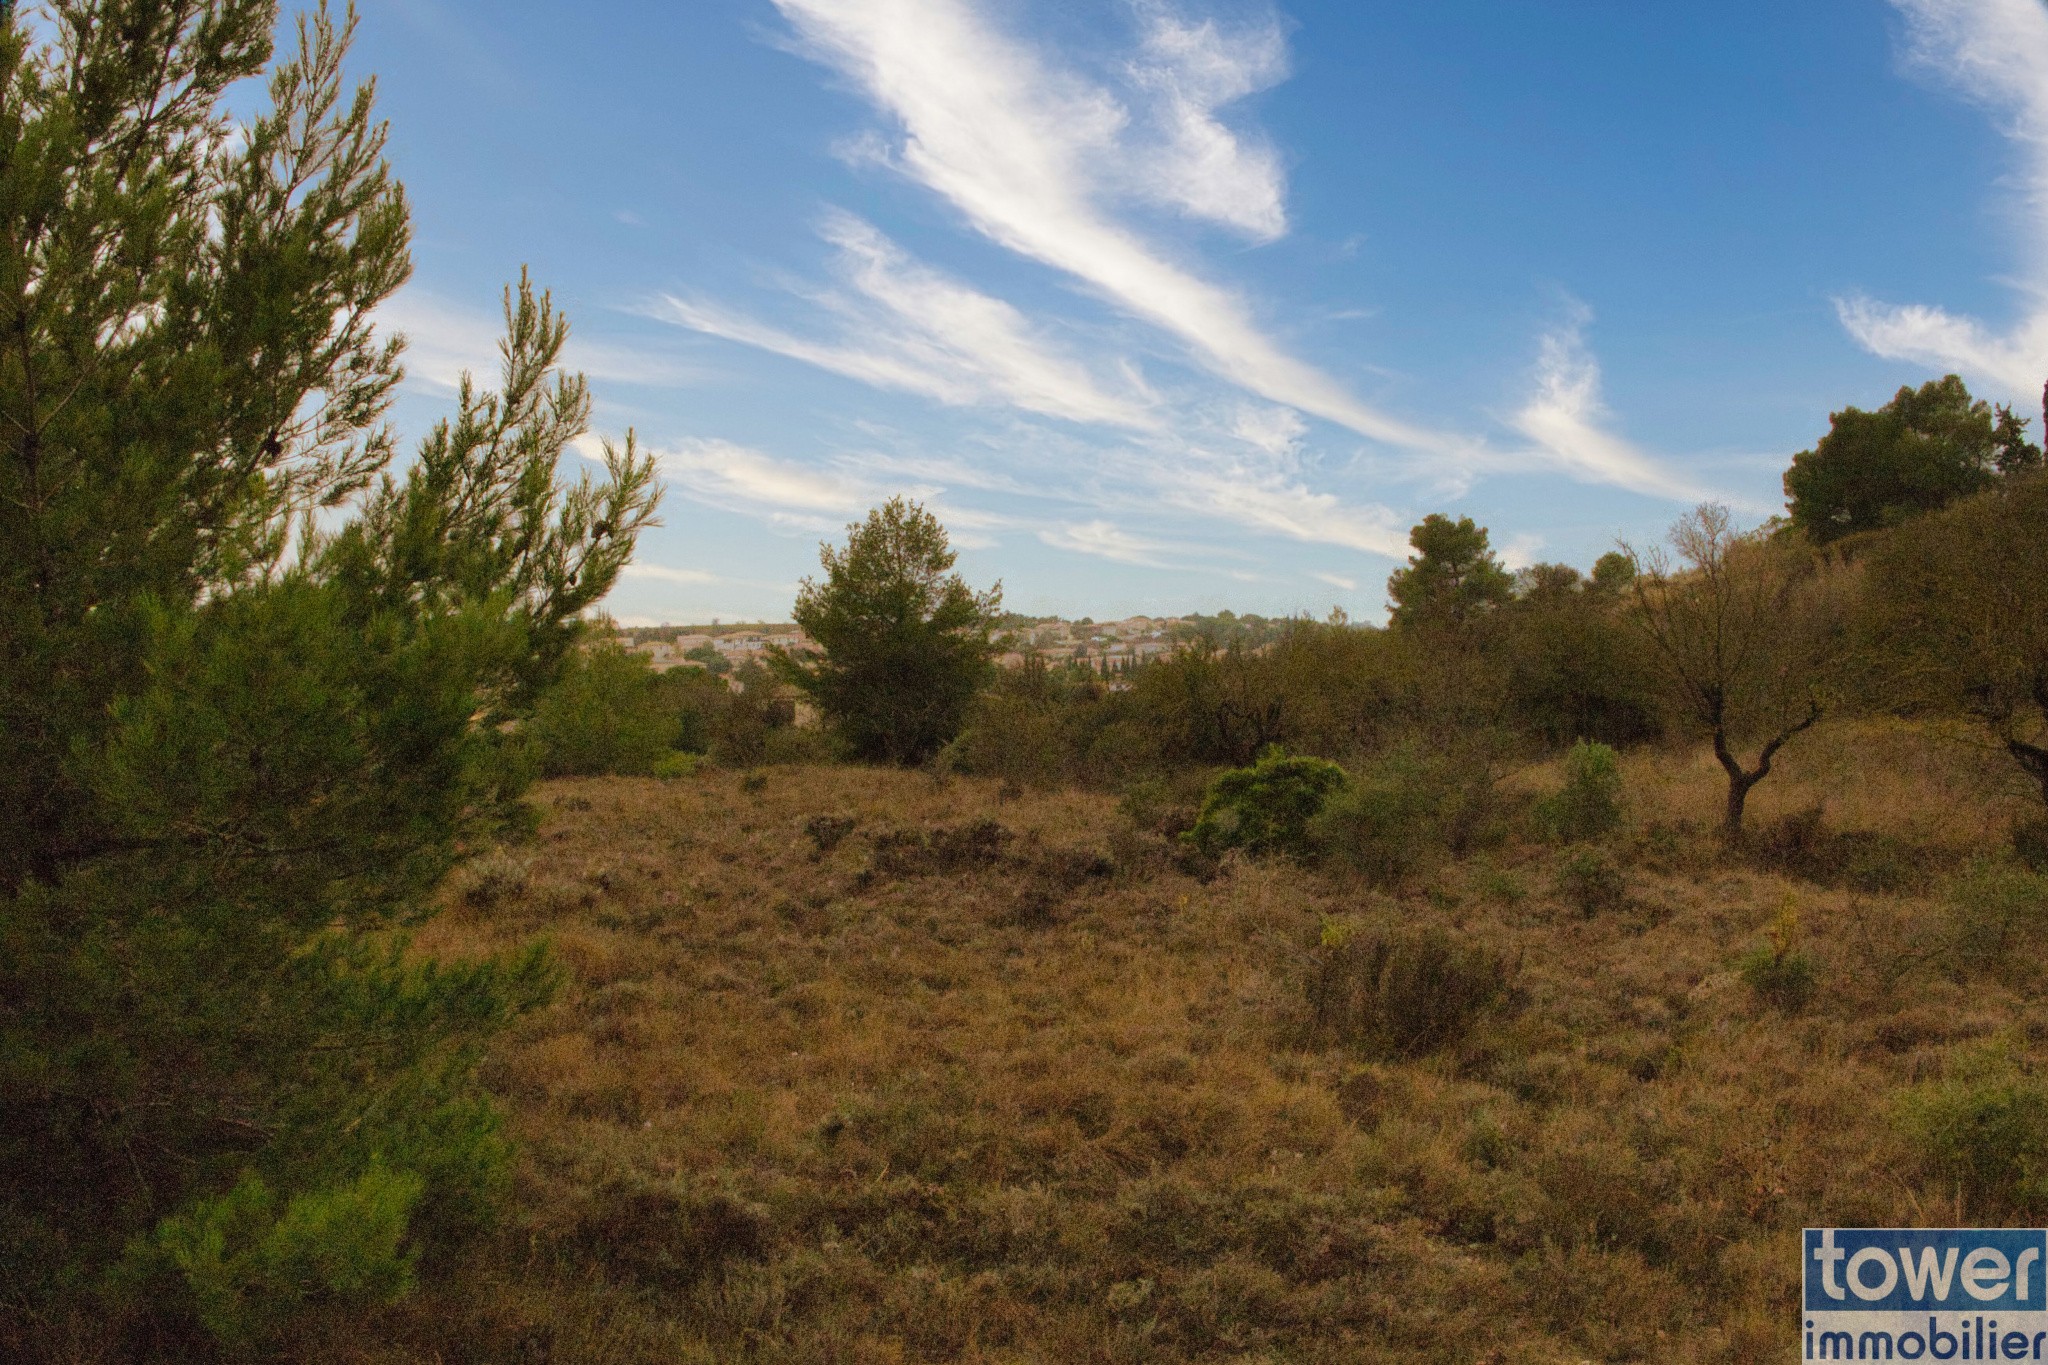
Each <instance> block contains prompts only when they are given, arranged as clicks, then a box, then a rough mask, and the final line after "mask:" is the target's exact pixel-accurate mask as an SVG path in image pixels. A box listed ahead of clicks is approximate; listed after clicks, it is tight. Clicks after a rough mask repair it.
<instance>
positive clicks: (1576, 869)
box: [1557, 848, 1628, 919]
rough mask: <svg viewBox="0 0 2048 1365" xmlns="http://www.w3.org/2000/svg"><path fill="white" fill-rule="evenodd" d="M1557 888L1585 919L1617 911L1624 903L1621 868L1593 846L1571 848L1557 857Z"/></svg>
mask: <svg viewBox="0 0 2048 1365" xmlns="http://www.w3.org/2000/svg"><path fill="white" fill-rule="evenodd" d="M1557 890H1558V894H1559V895H1561V896H1563V897H1564V898H1565V899H1566V900H1567V901H1570V902H1571V903H1572V904H1573V905H1575V906H1577V907H1578V910H1579V913H1580V914H1582V915H1584V916H1586V917H1587V918H1588V919H1590V918H1592V917H1593V916H1594V915H1597V914H1600V913H1601V912H1602V911H1608V910H1619V909H1620V908H1621V907H1622V906H1623V905H1625V904H1627V902H1628V883H1627V882H1626V881H1624V880H1623V878H1622V875H1621V869H1620V868H1619V867H1618V866H1616V865H1615V862H1614V859H1613V858H1611V857H1609V856H1608V855H1607V854H1606V853H1604V852H1602V851H1601V850H1599V849H1597V848H1579V849H1573V850H1572V851H1570V852H1568V853H1566V854H1565V855H1564V857H1562V858H1560V859H1559V860H1558V865H1557Z"/></svg>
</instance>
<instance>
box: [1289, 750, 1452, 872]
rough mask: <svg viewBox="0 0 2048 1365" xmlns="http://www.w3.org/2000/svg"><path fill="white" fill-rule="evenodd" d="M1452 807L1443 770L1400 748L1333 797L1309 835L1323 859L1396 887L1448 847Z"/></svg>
mask: <svg viewBox="0 0 2048 1365" xmlns="http://www.w3.org/2000/svg"><path fill="white" fill-rule="evenodd" d="M1449 801H1450V792H1449V785H1448V784H1447V783H1446V782H1445V781H1444V780H1443V773H1442V772H1441V771H1440V769H1439V768H1438V767H1437V766H1436V765H1435V764H1433V763H1431V762H1430V761H1429V760H1428V759H1426V758H1425V757H1424V756H1423V755H1422V754H1421V753H1420V752H1418V751H1417V750H1415V749H1413V748H1406V747H1404V748H1399V749H1396V750H1394V751H1393V752H1392V753H1389V754H1387V755H1385V756H1384V757H1382V758H1381V759H1379V760H1378V761H1377V762H1375V763H1374V764H1373V765H1372V766H1371V767H1369V768H1367V769H1366V770H1365V772H1364V773H1363V774H1362V775H1361V776H1360V777H1358V778H1357V779H1356V780H1354V781H1353V782H1351V783H1350V784H1349V785H1347V786H1346V787H1345V788H1344V789H1343V790H1341V791H1339V792H1337V793H1336V794H1335V795H1333V796H1332V797H1331V798H1330V799H1329V801H1328V802H1327V803H1325V805H1324V806H1323V809H1322V811H1321V812H1320V813H1319V814H1318V815H1317V816H1316V818H1315V820H1314V821H1313V822H1312V823H1311V825H1310V828H1309V833H1310V837H1311V839H1312V840H1313V842H1314V845H1315V847H1316V849H1317V851H1318V852H1319V853H1320V854H1321V855H1322V856H1323V857H1324V858H1326V859H1328V860H1330V861H1332V862H1335V863H1337V864H1339V865H1341V866H1344V867H1348V868H1350V869H1351V870H1352V871H1354V872H1357V873H1359V874H1361V875H1363V876H1364V877H1366V878H1367V879H1368V880H1370V881H1374V882H1393V881H1398V880H1400V879H1401V878H1402V877H1405V876H1407V875H1408V874H1409V873H1411V872H1414V871H1415V870H1416V869H1417V868H1419V867H1421V866H1422V865H1423V863H1424V862H1425V861H1427V860H1428V859H1429V857H1430V856H1431V854H1432V853H1434V852H1436V851H1438V850H1440V849H1442V848H1443V847H1444V846H1445V843H1446V839H1445V831H1444V816H1445V808H1446V806H1447V805H1448V804H1449Z"/></svg>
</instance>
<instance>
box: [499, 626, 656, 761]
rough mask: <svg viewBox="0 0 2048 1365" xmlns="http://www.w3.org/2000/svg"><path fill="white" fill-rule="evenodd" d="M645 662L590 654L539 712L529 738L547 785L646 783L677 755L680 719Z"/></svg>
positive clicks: (608, 652)
mask: <svg viewBox="0 0 2048 1365" xmlns="http://www.w3.org/2000/svg"><path fill="white" fill-rule="evenodd" d="M655 677H656V675H655V673H654V671H653V670H652V669H651V668H650V667H649V666H648V662H647V658H646V656H645V655H641V654H633V653H629V652H628V651H626V650H624V649H621V648H619V647H618V646H617V645H613V644H605V645H600V646H598V647H597V648H595V649H589V650H585V651H583V652H582V654H580V655H579V656H577V657H576V658H575V659H574V660H572V662H571V663H570V664H569V667H568V669H567V670H566V671H565V672H564V673H563V675H562V678H561V681H559V682H557V683H556V684H555V685H554V686H553V687H551V688H549V689H548V691H547V693H546V695H544V696H543V697H542V698H541V699H540V704H539V705H538V706H537V707H536V708H535V709H534V714H533V719H532V721H530V722H529V723H528V725H527V733H528V734H529V735H530V736H532V738H533V739H534V741H535V742H536V743H537V744H538V745H539V748H540V764H541V771H542V772H543V773H545V774H547V775H548V776H549V777H594V776H600V775H604V774H611V773H618V774H626V775H635V776H644V775H646V774H648V773H651V772H653V771H654V765H655V763H657V762H658V761H659V760H660V759H661V758H662V757H663V755H665V754H667V753H668V752H669V751H670V750H672V749H673V748H674V747H675V744H676V740H677V738H678V730H679V729H680V725H679V723H678V720H677V717H676V713H675V711H674V710H673V709H672V707H671V706H670V704H669V703H668V701H667V700H666V699H665V698H664V697H663V696H662V694H661V690H660V689H659V688H658V687H657V685H656V682H655Z"/></svg>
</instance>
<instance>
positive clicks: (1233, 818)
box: [1183, 746, 1345, 858]
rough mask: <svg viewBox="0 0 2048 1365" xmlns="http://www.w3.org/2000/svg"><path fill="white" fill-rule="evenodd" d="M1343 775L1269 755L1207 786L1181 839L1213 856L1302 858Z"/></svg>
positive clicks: (1324, 763)
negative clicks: (1237, 851) (1239, 853)
mask: <svg viewBox="0 0 2048 1365" xmlns="http://www.w3.org/2000/svg"><path fill="white" fill-rule="evenodd" d="M1344 786H1345V777H1344V770H1343V769H1342V768H1340V767H1338V766H1337V765H1336V764H1334V763H1332V762H1330V761H1329V760H1327V759H1321V758H1307V757H1303V756H1299V755H1289V754H1287V753H1284V752H1282V751H1281V750H1280V748H1279V747H1278V746H1275V747H1273V748H1270V749H1268V750H1267V751H1266V752H1265V754H1264V755H1263V756H1262V757H1261V758H1260V759H1259V761H1258V762H1257V763H1255V764H1253V765H1252V766H1251V767H1249V768H1232V769H1231V770H1230V771H1228V772H1225V773H1222V774H1220V775H1219V776H1218V777H1217V778H1216V780H1215V781H1213V782H1211V783H1210V784H1209V791H1208V795H1207V796H1206V797H1204V798H1203V801H1202V810H1201V813H1200V815H1198V816H1197V817H1196V819H1195V827H1194V828H1193V829H1191V830H1189V831H1188V832H1187V834H1186V835H1185V836H1183V837H1185V838H1186V839H1187V841H1188V842H1189V843H1191V844H1193V845H1194V846H1195V847H1197V848H1199V849H1201V850H1202V851H1203V852H1204V853H1207V854H1210V855H1211V856H1214V855H1216V854H1219V853H1221V852H1223V851H1224V850H1225V849H1231V848H1241V849H1243V850H1244V851H1245V852H1247V853H1250V854H1253V855H1264V854H1275V853H1278V854H1285V855H1288V856H1291V857H1297V858H1306V857H1307V856H1309V854H1310V852H1311V851H1312V842H1311V840H1310V837H1309V823H1310V821H1312V820H1314V819H1315V817H1316V815H1317V814H1318V812H1320V811H1321V810H1322V809H1323V806H1324V804H1325V803H1326V802H1327V801H1329V799H1330V798H1331V796H1332V795H1333V794H1335V793H1337V792H1340V791H1342V790H1343V789H1344Z"/></svg>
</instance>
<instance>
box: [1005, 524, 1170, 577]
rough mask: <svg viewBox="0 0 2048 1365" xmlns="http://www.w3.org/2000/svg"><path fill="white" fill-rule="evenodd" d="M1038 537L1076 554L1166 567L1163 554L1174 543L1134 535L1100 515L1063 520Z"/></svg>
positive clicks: (1055, 547) (1121, 562)
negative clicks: (1088, 518)
mask: <svg viewBox="0 0 2048 1365" xmlns="http://www.w3.org/2000/svg"><path fill="white" fill-rule="evenodd" d="M1038 538H1039V539H1040V540H1042V541H1044V542H1045V543H1046V544H1048V545H1050V546H1052V547H1053V548H1054V549H1056V550H1072V551H1073V552H1074V553H1076V554H1084V555H1094V556H1096V557H1098V558H1101V559H1113V560H1115V561H1117V562H1118V563H1120V564H1141V565H1144V566H1145V567H1147V568H1154V569H1162V568H1166V567H1167V564H1166V561H1165V560H1163V559H1161V558H1160V556H1161V554H1163V553H1165V552H1166V551H1168V550H1169V549H1171V548H1172V547H1170V546H1167V545H1162V544H1160V543H1159V542H1157V541H1152V540H1146V539H1144V538H1143V537H1141V536H1134V535H1132V534H1131V533H1130V532H1128V531H1125V530H1124V529H1122V528H1121V527H1119V526H1117V525H1116V524H1115V523H1114V522H1110V521H1104V520H1101V519H1099V518H1098V519H1097V520H1094V521H1084V522H1062V523H1061V524H1059V525H1057V526H1047V527H1044V528H1042V529H1041V530H1040V531H1039V532H1038Z"/></svg>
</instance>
